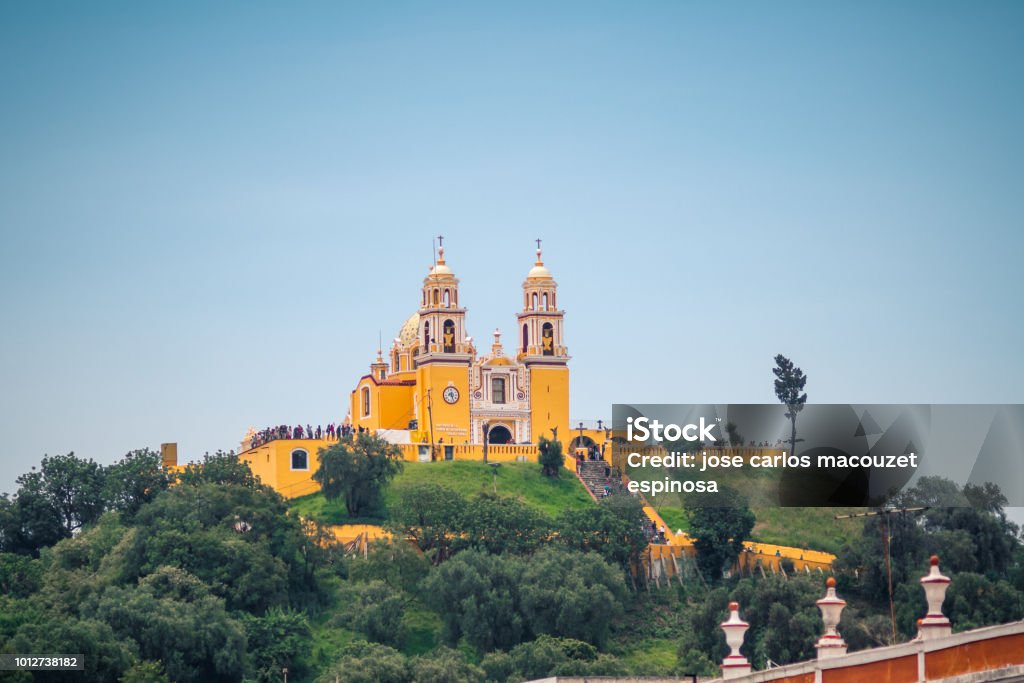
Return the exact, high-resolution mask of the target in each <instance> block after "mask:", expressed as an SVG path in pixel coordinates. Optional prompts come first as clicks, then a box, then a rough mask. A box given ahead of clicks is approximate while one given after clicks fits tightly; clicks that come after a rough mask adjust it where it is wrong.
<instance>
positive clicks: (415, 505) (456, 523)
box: [389, 484, 466, 564]
mask: <svg viewBox="0 0 1024 683" xmlns="http://www.w3.org/2000/svg"><path fill="white" fill-rule="evenodd" d="M465 504H466V501H465V499H464V498H463V497H462V496H460V495H459V494H458V493H457V492H456V491H453V490H452V489H450V488H447V487H444V486H439V485H437V484H413V485H410V486H403V487H401V488H399V489H398V499H397V501H396V502H395V503H393V504H392V505H391V509H390V510H389V527H390V528H391V531H392V532H393V533H395V534H396V535H397V536H399V537H401V538H411V539H412V540H413V542H415V543H416V545H417V546H418V547H419V549H420V550H421V551H423V553H424V554H426V555H427V556H428V557H429V558H430V559H431V561H432V562H433V563H434V564H440V563H441V562H443V561H445V560H446V559H448V558H449V557H450V556H451V553H452V547H451V546H452V542H453V540H454V539H455V537H456V535H457V534H458V531H459V528H460V526H461V521H462V509H463V507H464V506H465Z"/></svg>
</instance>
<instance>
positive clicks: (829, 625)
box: [814, 576, 846, 659]
mask: <svg viewBox="0 0 1024 683" xmlns="http://www.w3.org/2000/svg"><path fill="white" fill-rule="evenodd" d="M825 587H826V589H825V597H823V598H822V599H821V600H818V602H817V605H818V609H819V610H821V620H822V621H823V622H824V623H825V633H824V634H822V636H821V638H819V639H818V642H817V643H815V645H814V647H816V648H817V649H818V659H832V658H833V657H842V656H843V655H845V654H846V641H845V640H843V637H842V636H840V635H839V631H837V630H836V627H837V626H839V619H840V617H841V616H842V614H843V608H844V607H846V601H845V600H843V599H842V598H840V597H839V596H837V595H836V580H835V579H834V578H833V577H831V576H830V577H828V581H826V582H825Z"/></svg>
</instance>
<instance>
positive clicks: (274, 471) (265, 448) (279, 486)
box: [239, 439, 332, 498]
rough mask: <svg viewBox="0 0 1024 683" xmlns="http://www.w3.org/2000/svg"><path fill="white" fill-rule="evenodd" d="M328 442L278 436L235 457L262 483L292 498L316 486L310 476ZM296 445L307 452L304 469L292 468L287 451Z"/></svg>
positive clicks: (290, 451) (304, 493)
mask: <svg viewBox="0 0 1024 683" xmlns="http://www.w3.org/2000/svg"><path fill="white" fill-rule="evenodd" d="M331 443H332V442H329V441H327V440H325V439H278V440H276V441H270V442H269V443H265V444H263V445H262V446H257V447H256V448H254V449H251V450H248V451H246V452H244V453H242V454H240V455H239V459H240V460H243V461H245V462H247V463H249V469H251V470H252V472H253V474H255V475H256V476H258V477H259V478H260V481H262V482H263V483H264V484H266V485H268V486H271V487H273V488H274V490H275V491H277V492H278V493H280V494H281V495H282V496H285V497H286V498H296V497H298V496H305V495H307V494H309V493H314V492H316V491H319V490H320V486H319V484H317V483H316V482H314V481H313V479H312V477H313V473H314V472H316V471H317V468H319V467H320V457H319V453H320V449H321V448H326V447H327V446H329V445H330V444H331ZM297 448H301V449H302V450H304V451H306V453H307V454H308V456H309V457H308V458H307V459H306V460H307V462H308V464H309V467H308V468H307V469H305V470H292V457H291V455H292V451H294V450H295V449H297Z"/></svg>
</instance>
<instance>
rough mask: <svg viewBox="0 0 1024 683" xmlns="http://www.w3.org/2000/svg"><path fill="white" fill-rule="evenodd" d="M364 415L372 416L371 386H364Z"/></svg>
mask: <svg viewBox="0 0 1024 683" xmlns="http://www.w3.org/2000/svg"><path fill="white" fill-rule="evenodd" d="M362 394H363V417H369V416H370V387H363V391H362Z"/></svg>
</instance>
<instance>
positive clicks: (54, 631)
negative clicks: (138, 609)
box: [5, 614, 137, 683]
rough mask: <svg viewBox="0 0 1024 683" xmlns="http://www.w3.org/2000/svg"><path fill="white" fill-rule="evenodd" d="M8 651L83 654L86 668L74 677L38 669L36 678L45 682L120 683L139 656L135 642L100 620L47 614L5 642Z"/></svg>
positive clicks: (42, 682)
mask: <svg viewBox="0 0 1024 683" xmlns="http://www.w3.org/2000/svg"><path fill="white" fill-rule="evenodd" d="M5 651H6V652H35V653H43V652H66V653H74V654H81V655H82V656H83V658H84V664H85V671H84V672H75V673H74V674H72V675H73V676H74V678H72V677H70V676H69V675H68V674H67V673H66V672H58V671H46V672H44V671H36V672H33V676H32V680H33V681H40V682H41V683H51V682H53V683H56V682H58V681H69V680H87V681H97V682H99V683H116V681H117V680H118V678H120V677H121V675H122V674H124V673H125V672H126V671H127V670H128V669H129V667H130V666H131V665H132V663H133V662H134V661H135V659H136V657H137V649H136V645H135V642H134V641H133V640H132V639H131V638H125V637H124V636H123V635H122V634H119V633H116V632H115V630H114V629H111V627H110V626H109V625H108V624H106V623H104V622H103V621H100V620H97V619H77V618H73V617H67V616H65V615H55V614H46V615H44V616H42V617H41V618H39V619H37V620H33V621H31V622H28V623H26V624H24V625H22V626H21V628H19V629H18V632H17V633H16V634H15V635H14V637H13V638H11V639H10V640H9V641H7V643H6V644H5Z"/></svg>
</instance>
